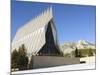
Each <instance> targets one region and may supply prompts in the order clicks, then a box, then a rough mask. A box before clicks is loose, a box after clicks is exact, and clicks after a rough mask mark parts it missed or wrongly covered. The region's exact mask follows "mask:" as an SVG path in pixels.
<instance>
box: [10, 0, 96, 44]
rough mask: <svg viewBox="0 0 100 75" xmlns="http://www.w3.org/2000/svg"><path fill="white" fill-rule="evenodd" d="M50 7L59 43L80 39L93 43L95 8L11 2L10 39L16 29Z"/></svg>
mask: <svg viewBox="0 0 100 75" xmlns="http://www.w3.org/2000/svg"><path fill="white" fill-rule="evenodd" d="M50 6H52V8H53V16H54V22H55V25H56V29H57V33H58V39H59V42H60V43H63V42H67V41H74V42H76V41H78V40H81V39H82V40H86V41H89V42H92V43H95V26H96V25H95V24H96V23H95V18H96V7H95V6H84V5H72V4H52V3H38V2H22V1H12V7H11V19H12V25H11V33H12V36H11V37H12V39H13V38H14V36H15V34H16V31H17V30H18V28H20V27H21V26H23V25H24V24H25V23H27V22H28V21H29V20H31V19H32V18H34V17H36V16H37V15H39V14H41V12H43V11H45V10H46V9H47V8H49V7H50Z"/></svg>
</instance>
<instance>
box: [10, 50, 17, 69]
mask: <svg viewBox="0 0 100 75" xmlns="http://www.w3.org/2000/svg"><path fill="white" fill-rule="evenodd" d="M11 60H12V61H11V68H12V69H14V70H15V69H16V68H18V63H17V62H18V52H17V50H16V49H15V50H13V52H12V53H11Z"/></svg>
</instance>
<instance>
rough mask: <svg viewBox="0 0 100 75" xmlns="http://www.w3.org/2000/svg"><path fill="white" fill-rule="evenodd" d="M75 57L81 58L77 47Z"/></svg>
mask: <svg viewBox="0 0 100 75" xmlns="http://www.w3.org/2000/svg"><path fill="white" fill-rule="evenodd" d="M75 57H79V51H78V49H77V47H76V50H75Z"/></svg>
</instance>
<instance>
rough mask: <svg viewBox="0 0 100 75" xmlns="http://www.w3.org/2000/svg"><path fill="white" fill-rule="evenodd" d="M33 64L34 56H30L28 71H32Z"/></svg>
mask: <svg viewBox="0 0 100 75" xmlns="http://www.w3.org/2000/svg"><path fill="white" fill-rule="evenodd" d="M33 63H34V56H33V55H32V56H31V59H30V63H29V69H33Z"/></svg>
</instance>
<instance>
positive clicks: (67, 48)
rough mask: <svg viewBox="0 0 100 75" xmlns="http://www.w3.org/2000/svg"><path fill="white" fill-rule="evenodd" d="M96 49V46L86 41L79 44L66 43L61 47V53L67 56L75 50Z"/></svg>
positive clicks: (80, 41)
mask: <svg viewBox="0 0 100 75" xmlns="http://www.w3.org/2000/svg"><path fill="white" fill-rule="evenodd" d="M76 47H77V49H90V48H91V49H95V45H94V44H92V43H90V42H87V41H85V40H79V41H78V42H65V43H63V44H61V45H60V48H61V51H62V52H63V53H64V54H66V53H70V52H72V51H74V50H75V49H76Z"/></svg>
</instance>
